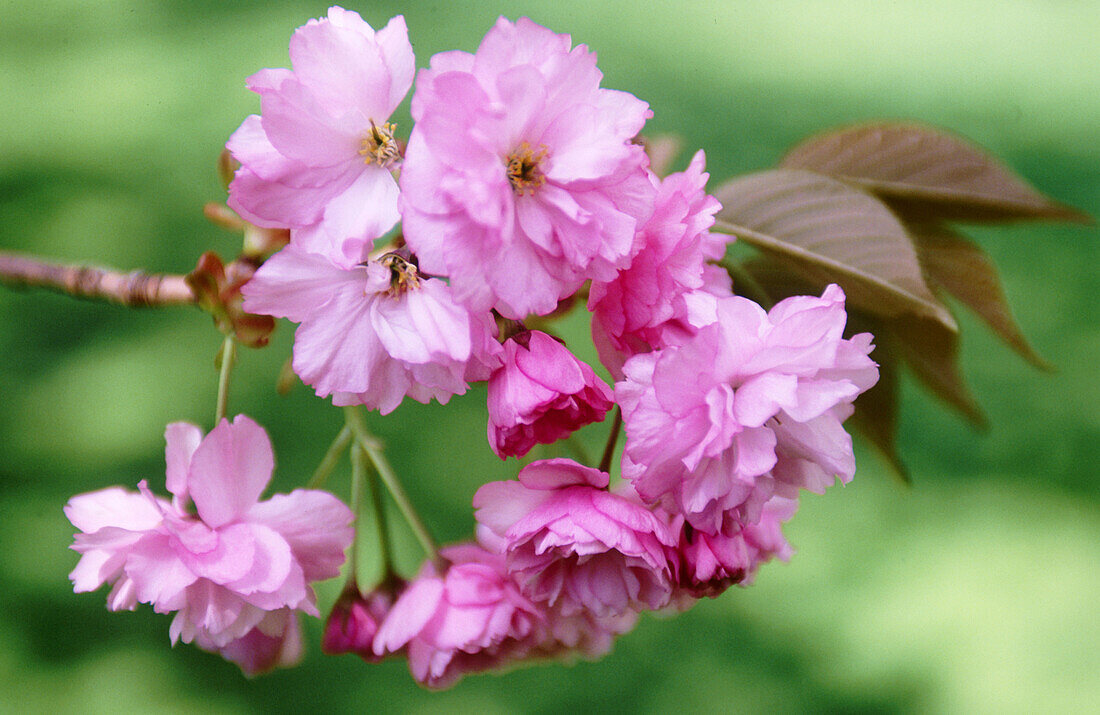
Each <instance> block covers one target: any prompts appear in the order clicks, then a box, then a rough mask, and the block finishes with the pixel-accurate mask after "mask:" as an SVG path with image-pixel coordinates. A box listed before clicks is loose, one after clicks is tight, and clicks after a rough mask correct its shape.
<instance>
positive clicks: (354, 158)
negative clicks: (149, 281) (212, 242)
mask: <svg viewBox="0 0 1100 715" xmlns="http://www.w3.org/2000/svg"><path fill="white" fill-rule="evenodd" d="M290 59H291V63H292V65H293V69H290V70H288V69H265V70H261V71H259V72H257V73H256V74H254V75H252V76H251V77H249V79H248V87H249V89H251V90H252V91H254V92H256V93H257V94H259V95H260V106H261V113H260V114H259V115H255V114H254V115H251V116H250V117H248V118H247V119H245V121H244V123H243V124H242V125H241V127H240V128H239V129H238V130H237V131H236V132H234V133H233V136H232V137H230V139H229V143H228V144H227V147H228V148H229V151H230V152H232V154H233V156H234V158H236V159H237V161H239V162H240V163H241V167H240V169H239V170H238V171H237V174H236V177H235V178H234V179H233V182H232V184H230V186H229V205H230V206H231V207H232V208H233V209H235V210H236V211H237V212H238V213H240V214H241V216H243V217H244V218H246V219H247V220H249V221H250V222H252V223H254V224H256V225H258V226H266V227H284V228H294V229H302V230H303V232H304V234H305V235H309V236H311V237H313V239H314V240H332V241H335V242H336V244H337V246H338V247H340V248H343V249H344V250H346V251H347V255H349V256H353V255H356V254H358V253H360V252H361V249H362V247H363V245H364V244H369V242H370V241H371V240H372V239H374V238H376V237H378V236H380V235H382V234H383V233H385V232H386V231H388V230H389V229H390V228H391V227H392V226H393V225H394V224H395V223H396V222H397V220H398V218H399V214H398V210H397V198H398V189H397V182H396V181H395V179H394V177H393V174H392V173H391V172H392V170H393V169H394V168H396V166H397V164H398V163H399V162H400V151H399V149H398V145H397V142H396V139H395V138H394V136H393V126H392V125H390V124H388V123H387V120H388V119H389V116H390V114H391V113H392V112H393V111H394V109H395V108H396V107H397V105H398V104H400V103H401V100H402V99H403V98H404V96H405V94H406V93H407V92H408V90H409V87H410V86H411V85H412V80H413V72H414V71H415V61H414V58H413V52H412V46H411V45H409V39H408V31H407V29H406V27H405V19H404V18H403V17H401V16H397V17H395V18H393V19H392V20H390V22H389V24H387V25H386V27H384V28H383V29H381V30H379V31H378V32H375V31H374V30H373V29H372V28H371V26H370V25H368V24H367V23H366V22H364V21H363V19H362V18H361V17H360V16H359V14H358V13H355V12H352V11H349V10H344V9H342V8H339V7H333V8H330V9H329V11H328V16H327V17H325V18H322V19H320V20H310V21H309V22H308V23H306V24H305V25H304V26H302V27H300V28H298V29H297V30H296V31H295V32H294V35H293V37H291V40H290ZM304 240H307V239H305V238H304V237H303V238H302V239H300V241H304ZM340 244H343V245H340Z"/></svg>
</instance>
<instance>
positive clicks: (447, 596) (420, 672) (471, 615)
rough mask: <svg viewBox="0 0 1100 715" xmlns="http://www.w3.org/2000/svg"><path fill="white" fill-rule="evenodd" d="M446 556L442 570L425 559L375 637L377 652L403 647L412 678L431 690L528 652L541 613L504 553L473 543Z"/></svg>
mask: <svg viewBox="0 0 1100 715" xmlns="http://www.w3.org/2000/svg"><path fill="white" fill-rule="evenodd" d="M440 555H441V556H442V557H443V559H444V560H446V561H447V566H446V568H445V569H444V570H443V572H442V573H440V572H439V571H438V570H437V569H436V567H435V566H434V565H433V564H432V563H431V562H428V563H425V564H424V567H423V568H422V569H421V571H420V574H419V575H418V576H417V577H416V578H415V579H414V580H413V581H411V582H410V583H409V585H408V588H407V589H405V591H404V592H403V593H402V594H401V595H400V596H399V597H398V599H397V602H396V603H394V604H393V607H392V608H391V609H390V610H389V612H388V613H387V614H386V617H385V620H384V621H383V622H382V625H381V627H380V628H379V629H378V633H377V635H376V636H375V640H374V653H375V654H376V655H377V656H383V655H385V654H387V653H397V652H400V651H404V652H405V654H406V655H407V656H408V659H409V670H410V671H411V672H412V674H413V677H414V678H416V679H417V680H418V681H420V682H421V683H423V684H424V685H427V686H428V687H431V688H445V687H448V686H450V685H452V684H454V683H455V682H456V681H458V680H459V679H460V678H461V677H462V676H464V675H466V674H467V673H473V672H480V671H484V670H491V669H493V668H496V667H499V666H501V665H504V664H506V663H509V662H511V661H513V660H515V659H518V658H522V657H523V656H524V655H526V653H527V652H528V651H529V650H530V648H531V647H532V643H531V640H530V639H531V636H532V635H533V634H534V632H535V629H536V626H537V625H538V623H539V621H540V620H541V618H542V616H541V613H540V609H539V608H538V607H537V606H536V605H535V604H533V603H532V602H531V601H530V600H529V599H527V598H526V597H524V596H523V595H522V594H521V593H520V592H519V588H518V586H517V585H516V584H515V582H514V581H513V580H512V579H511V578H510V576H509V575H508V573H507V571H506V570H505V565H504V558H503V557H502V556H500V555H498V554H494V553H491V552H489V551H486V550H485V549H483V548H481V547H480V546H476V545H474V544H462V545H458V546H452V547H449V548H446V549H443V550H442V551H441V552H440Z"/></svg>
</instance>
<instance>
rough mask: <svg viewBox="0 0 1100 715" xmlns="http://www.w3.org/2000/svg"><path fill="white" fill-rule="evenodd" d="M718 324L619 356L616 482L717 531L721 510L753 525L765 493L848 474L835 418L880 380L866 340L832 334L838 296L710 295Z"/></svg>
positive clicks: (848, 449)
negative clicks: (766, 300)
mask: <svg viewBox="0 0 1100 715" xmlns="http://www.w3.org/2000/svg"><path fill="white" fill-rule="evenodd" d="M716 318H717V320H716V322H715V323H713V324H712V325H709V326H706V327H704V328H701V329H700V330H699V331H698V333H697V334H696V335H695V336H694V337H692V338H691V339H690V340H688V342H686V343H684V344H683V345H682V346H679V347H676V346H674V347H668V348H665V349H663V350H660V351H657V352H652V353H646V354H643V355H637V356H635V357H633V358H631V359H630V360H629V361H627V363H626V365H625V366H624V368H623V370H624V372H625V374H626V379H625V380H624V381H622V382H619V383H617V384H616V386H615V396H616V399H617V401H618V402H619V404H620V405H621V406H622V409H623V418H624V425H625V428H626V436H627V440H626V446H625V450H624V458H623V475H624V476H625V477H627V478H629V479H631V480H633V483H634V486H635V488H636V489H637V491H638V493H639V494H640V495H641V496H642V498H643V499H645V500H646V501H647V502H649V503H661V504H662V505H663V506H664V507H665V508H667V509H668V510H669V511H671V512H673V513H682V514H683V515H684V517H685V518H686V519H687V521H688V523H690V524H691V525H692V526H693V527H694V528H696V529H699V530H702V531H705V532H707V533H711V534H715V533H718V531H719V529H720V528H721V526H722V523H723V520H724V519H725V518H726V517H727V515H729V514H730V513H731V512H734V513H733V514H732V515H733V516H735V517H736V518H737V519H739V520H741V521H743V522H746V523H751V522H755V521H757V520H758V519H759V515H760V509H761V508H762V507H763V504H764V502H766V501H767V500H768V499H769V498H770V497H771V496H772V494H773V493H775V494H780V495H782V496H786V497H792V498H793V497H795V496H796V495H797V490H798V488H799V487H801V488H807V489H812V490H814V491H821V490H823V489H824V488H825V487H826V486H828V485H829V484H830V483H832V482H833V481H835V479H836V478H839V479H840V480H841V481H843V482H848V481H849V480H850V479H851V478H852V476H853V474H854V473H855V460H854V458H853V456H852V443H851V438H850V437H849V436H848V434H847V432H845V431H844V428H843V426H842V425H841V422H842V421H843V420H844V418H846V417H847V416H848V415H849V414H850V412H851V402H852V400H854V399H855V397H856V396H857V395H859V394H860V393H862V392H864V391H865V390H867V389H868V388H870V387H871V386H872V385H874V384H875V382H876V381H877V380H878V369H877V367H876V366H875V363H874V362H872V361H871V359H870V358H868V357H867V355H868V353H870V351H871V349H872V345H871V335H870V334H868V333H862V334H860V335H856V336H855V337H853V338H851V339H850V340H845V339H843V337H842V332H843V330H844V324H845V321H846V315H845V312H844V293H843V292H842V291H841V290H840V288H838V287H837V286H835V285H833V286H829V287H828V288H826V290H825V292H824V293H823V294H822V296H821V298H814V297H809V296H799V297H794V298H788V299H786V300H784V301H781V302H780V303H778V304H777V305H776V306H775V307H774V308H772V310H771V311H770V312H768V313H765V312H764V310H763V309H762V308H761V307H760V306H758V305H757V304H756V303H753V302H752V301H750V300H746V299H745V298H740V297H727V298H720V299H718V301H717V306H716Z"/></svg>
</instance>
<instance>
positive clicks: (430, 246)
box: [401, 18, 654, 319]
mask: <svg viewBox="0 0 1100 715" xmlns="http://www.w3.org/2000/svg"><path fill="white" fill-rule="evenodd" d="M571 44H572V41H571V39H570V37H569V36H568V35H556V34H554V33H553V32H551V31H550V30H548V29H546V28H545V27H541V26H539V25H536V24H535V23H533V22H531V21H530V20H528V19H526V18H523V19H520V20H519V21H518V22H516V23H515V24H513V23H511V22H509V21H508V20H505V19H504V18H501V19H499V20H497V23H496V25H495V26H494V27H493V29H491V30H490V31H489V33H488V34H487V35H486V36H485V38H484V39H483V40H482V42H481V45H480V47H479V48H478V50H477V53H476V54H474V55H470V54H468V53H465V52H445V53H441V54H437V55H435V56H434V57H432V60H431V69H427V70H421V72H420V75H419V76H418V78H417V89H416V92H415V93H414V95H413V100H412V114H413V118H414V119H415V120H416V125H415V127H414V128H413V131H412V134H411V135H410V137H409V147H408V151H407V152H406V157H405V164H404V166H403V168H402V171H401V191H402V218H403V229H404V232H405V238H406V240H407V241H408V243H409V246H410V247H411V248H412V250H413V252H414V253H416V255H417V257H418V258H419V259H420V264H421V266H422V267H423V268H424V270H426V271H428V272H429V273H432V274H436V275H441V276H447V277H448V278H450V281H451V285H452V286H454V289H455V293H456V296H457V298H458V300H459V301H460V302H462V303H465V304H466V305H469V306H470V307H471V308H472V309H478V310H487V309H489V308H495V309H496V310H497V311H499V312H500V313H501V314H502V315H504V316H506V317H509V318H515V319H520V318H523V317H524V316H525V315H527V314H528V313H538V314H546V313H549V312H550V311H552V310H553V309H554V307H555V306H556V305H557V303H558V300H559V299H561V298H564V297H566V296H568V295H570V294H572V293H573V292H575V291H576V290H577V288H579V287H580V286H581V284H582V283H584V281H585V279H588V278H593V279H598V280H610V279H611V278H613V277H614V275H615V271H616V269H619V268H623V267H625V266H626V265H627V264H628V263H629V262H630V256H631V252H632V250H633V242H634V233H635V231H636V230H637V229H638V227H639V226H640V225H641V224H642V222H644V221H645V219H646V218H647V217H648V216H649V214H650V212H651V210H652V201H653V191H654V189H653V185H652V183H651V181H650V178H649V175H648V171H647V168H646V167H647V166H648V159H647V157H646V155H645V152H644V150H643V149H642V148H641V147H640V146H637V145H635V144H633V143H631V139H632V138H633V137H634V136H635V135H636V134H637V133H638V131H639V130H640V129H641V128H642V126H643V125H644V124H645V120H646V119H647V118H648V117H649V116H650V111H649V108H648V105H646V103H645V102H642V101H640V100H638V99H637V98H635V97H634V96H633V95H630V94H627V93H625V92H617V91H613V90H608V89H600V86H599V85H600V81H601V79H602V75H601V73H600V72H599V70H597V69H596V58H595V54H593V53H591V52H589V51H588V48H587V47H585V46H584V45H580V46H578V47H576V48H573V49H570V46H571Z"/></svg>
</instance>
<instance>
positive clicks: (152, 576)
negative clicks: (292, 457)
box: [65, 415, 352, 671]
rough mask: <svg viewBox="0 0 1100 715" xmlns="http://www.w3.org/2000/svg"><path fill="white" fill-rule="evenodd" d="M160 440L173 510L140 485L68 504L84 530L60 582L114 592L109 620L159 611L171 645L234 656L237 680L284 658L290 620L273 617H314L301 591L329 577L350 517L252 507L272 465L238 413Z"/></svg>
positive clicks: (290, 506) (300, 496) (306, 500)
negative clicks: (128, 612) (122, 612)
mask: <svg viewBox="0 0 1100 715" xmlns="http://www.w3.org/2000/svg"><path fill="white" fill-rule="evenodd" d="M165 438H166V441H167V448H166V450H165V456H166V460H167V465H168V469H167V486H168V491H169V492H171V493H172V495H173V499H172V501H171V502H168V501H167V500H165V499H161V498H159V497H155V496H153V494H152V493H151V492H150V491H149V489H148V487H147V486H146V484H145V482H144V481H142V482H141V483H140V484H139V485H138V486H139V488H140V490H141V494H134V493H132V492H126V491H124V490H122V489H120V488H118V487H112V488H109V489H104V490H102V491H99V492H92V493H89V494H82V495H79V496H76V497H73V498H72V499H71V500H70V501H69V503H68V505H67V506H66V508H65V513H66V516H68V517H69V520H70V521H71V522H72V523H73V525H74V526H76V527H77V528H78V529H80V530H81V532H83V533H78V534H77V535H76V542H75V544H74V545H73V549H74V550H75V551H77V552H79V553H81V554H82V556H81V559H80V562H79V563H78V564H77V567H76V569H74V570H73V572H72V574H71V575H70V578H72V580H73V586H74V590H76V591H77V592H82V591H90V590H93V589H95V588H98V587H99V586H100V585H102V584H104V583H113V584H114V589H113V590H112V592H111V595H110V596H109V597H108V607H110V608H111V609H113V610H118V609H119V608H133V607H134V606H135V605H136V604H137V603H138V602H141V603H149V604H152V605H153V607H154V609H155V610H156V611H157V612H158V613H167V612H170V611H176V612H177V613H176V616H175V618H174V619H173V621H172V625H171V628H170V634H171V637H172V641H173V642H175V641H176V640H177V639H182V640H183V641H184V642H185V643H189V642H191V641H197V642H198V643H199V645H200V646H201V647H203V648H206V649H207V650H216V651H218V652H225V653H233V654H235V655H233V656H227V657H231V659H233V660H236V661H237V662H240V663H241V665H242V668H244V669H245V670H246V671H247V670H249V669H250V668H252V667H253V664H256V668H257V669H259V667H260V666H259V665H258V664H260V663H261V661H262V662H267V660H266V658H267V656H271V657H272V658H275V660H274V661H271V662H276V661H281V660H282V659H283V658H284V657H287V658H289V657H290V654H291V653H292V650H293V649H292V648H291V646H292V645H293V644H292V643H290V641H288V638H289V637H291V636H293V634H292V633H290V632H289V631H288V629H289V628H291V627H292V626H291V621H292V620H293V619H289V620H288V618H289V617H282V616H277V615H273V614H276V613H278V612H281V611H287V612H288V613H289V612H290V611H296V610H301V611H305V612H307V613H311V614H313V615H317V609H316V607H315V606H314V604H313V598H314V597H313V591H312V589H311V588H310V585H309V584H310V582H312V581H318V580H321V579H327V578H332V577H333V576H336V575H337V574H338V573H339V570H340V565H341V564H342V563H343V561H344V549H345V548H346V547H347V546H348V544H350V543H351V538H352V530H351V528H350V527H349V526H348V524H349V523H350V522H351V520H352V514H351V511H350V510H349V509H348V508H347V507H345V506H344V505H343V504H341V503H340V501H339V500H338V499H336V498H335V497H333V496H332V495H331V494H328V493H326V492H320V491H313V490H302V489H299V490H295V491H294V492H292V493H290V494H289V495H276V496H274V497H272V498H271V499H269V500H267V501H264V502H260V501H258V499H259V496H260V493H261V492H263V490H264V488H265V487H266V486H267V484H268V482H269V481H270V480H271V471H272V467H273V465H274V457H273V455H272V452H271V443H270V442H269V441H268V438H267V434H266V433H265V432H264V430H263V428H261V427H260V426H259V425H257V424H256V423H255V422H253V421H252V420H250V419H249V418H247V417H245V416H244V415H239V416H237V418H236V419H235V420H234V421H233V422H232V423H230V422H228V421H226V420H223V421H222V422H221V423H220V424H219V425H218V426H217V427H216V428H215V429H214V430H213V431H212V432H210V434H209V435H207V436H206V437H203V435H202V432H201V430H200V429H199V428H198V427H196V426H194V425H190V424H186V423H183V422H176V423H173V424H170V425H168V428H167V430H166V431H165ZM293 627H294V628H296V626H293ZM256 629H259V631H258V632H254V631H255V630H256ZM261 636H263V637H261ZM265 638H266V639H275V641H279V642H280V643H282V645H280V646H279V647H278V648H276V647H275V646H276V643H275V642H274V641H271V640H265ZM260 651H263V652H264V653H266V654H267V656H264V657H260V655H259V653H260ZM275 651H278V654H276V655H272V654H273V653H274V652H275ZM250 653H251V654H253V655H249V654H250ZM253 656H255V658H253ZM245 660H247V661H248V662H247V663H246V662H244V661H245Z"/></svg>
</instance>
